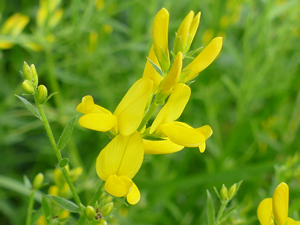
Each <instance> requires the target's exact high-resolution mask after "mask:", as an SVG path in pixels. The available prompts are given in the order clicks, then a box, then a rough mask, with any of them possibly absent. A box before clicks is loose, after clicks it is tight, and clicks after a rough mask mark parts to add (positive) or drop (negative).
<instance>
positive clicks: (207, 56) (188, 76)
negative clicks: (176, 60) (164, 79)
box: [181, 37, 223, 82]
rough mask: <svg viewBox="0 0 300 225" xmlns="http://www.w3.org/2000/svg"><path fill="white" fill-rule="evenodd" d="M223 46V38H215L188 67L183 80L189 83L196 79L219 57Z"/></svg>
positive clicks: (182, 76)
mask: <svg viewBox="0 0 300 225" xmlns="http://www.w3.org/2000/svg"><path fill="white" fill-rule="evenodd" d="M222 45H223V38H222V37H216V38H214V39H213V40H212V41H211V42H210V43H209V44H208V45H207V46H206V48H204V50H203V51H202V52H200V54H199V55H198V56H197V57H196V58H195V59H194V60H193V61H192V62H191V63H190V64H189V65H187V66H186V67H185V68H184V69H183V72H182V74H181V80H182V81H184V82H188V81H190V80H192V79H194V78H195V77H196V76H197V75H198V73H200V72H201V71H202V70H204V69H205V68H206V67H208V66H209V65H210V64H211V63H212V62H213V61H214V60H215V59H216V58H217V56H218V55H219V53H220V51H221V49H222Z"/></svg>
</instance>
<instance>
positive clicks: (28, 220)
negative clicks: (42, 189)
mask: <svg viewBox="0 0 300 225" xmlns="http://www.w3.org/2000/svg"><path fill="white" fill-rule="evenodd" d="M34 195H35V190H32V191H31V194H30V197H29V204H28V208H27V217H26V225H31V218H32V211H33V204H34Z"/></svg>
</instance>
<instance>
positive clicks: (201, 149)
mask: <svg viewBox="0 0 300 225" xmlns="http://www.w3.org/2000/svg"><path fill="white" fill-rule="evenodd" d="M198 148H199V151H200V152H201V153H203V152H204V151H205V149H206V143H205V142H203V143H202V144H201V145H200V146H198Z"/></svg>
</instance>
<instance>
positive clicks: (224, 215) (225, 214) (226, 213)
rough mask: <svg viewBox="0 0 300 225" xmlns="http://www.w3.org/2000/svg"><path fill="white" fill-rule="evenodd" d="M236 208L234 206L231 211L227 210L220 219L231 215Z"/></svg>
mask: <svg viewBox="0 0 300 225" xmlns="http://www.w3.org/2000/svg"><path fill="white" fill-rule="evenodd" d="M237 208H238V207H237V206H235V207H233V208H231V209H228V210H227V211H226V212H225V213H224V214H223V215H222V217H221V219H223V218H225V217H227V216H228V215H229V214H230V213H232V211H233V210H235V209H237Z"/></svg>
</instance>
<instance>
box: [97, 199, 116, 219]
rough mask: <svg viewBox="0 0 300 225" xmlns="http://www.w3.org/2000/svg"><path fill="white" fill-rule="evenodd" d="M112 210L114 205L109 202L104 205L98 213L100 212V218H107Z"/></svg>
mask: <svg viewBox="0 0 300 225" xmlns="http://www.w3.org/2000/svg"><path fill="white" fill-rule="evenodd" d="M113 208H114V203H113V202H110V203H107V204H105V205H104V206H103V207H102V208H101V210H100V212H101V214H102V216H107V215H109V214H110V213H111V211H112V210H113Z"/></svg>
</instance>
